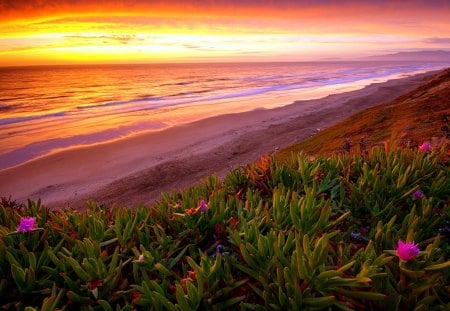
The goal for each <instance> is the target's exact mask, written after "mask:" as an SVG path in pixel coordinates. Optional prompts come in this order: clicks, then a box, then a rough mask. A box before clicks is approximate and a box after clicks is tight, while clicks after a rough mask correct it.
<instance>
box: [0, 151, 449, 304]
mask: <svg viewBox="0 0 450 311" xmlns="http://www.w3.org/2000/svg"><path fill="white" fill-rule="evenodd" d="M445 157H446V150H444V149H439V148H433V149H432V150H431V151H428V150H427V151H425V152H421V151H419V152H418V151H411V150H390V151H386V150H384V149H383V148H374V149H373V150H371V151H370V152H369V153H368V154H367V155H365V156H364V157H361V156H359V155H352V154H350V155H339V156H332V157H325V156H319V157H317V158H315V159H311V158H309V157H307V156H306V155H304V154H298V155H295V156H294V157H293V160H292V162H291V163H279V162H277V161H276V160H274V159H271V158H268V157H265V158H263V159H262V160H261V161H259V162H257V163H254V164H252V165H249V166H246V167H239V168H236V169H234V170H232V171H231V172H229V173H228V175H226V176H225V178H224V179H223V181H220V180H219V179H218V177H217V176H214V175H213V176H210V177H208V178H206V179H205V180H204V181H202V182H200V183H199V184H198V185H196V186H195V187H191V188H188V189H185V190H183V191H181V192H173V193H171V194H167V193H166V194H163V195H162V198H161V200H160V201H158V202H156V203H155V204H154V205H152V206H144V205H139V206H137V207H135V208H134V209H125V208H118V207H108V206H105V205H104V204H101V203H95V202H88V203H87V209H86V210H85V211H75V210H71V209H60V210H57V211H50V210H48V209H46V208H45V206H43V205H42V204H41V203H40V202H33V201H29V202H28V204H26V205H19V204H16V203H15V202H14V201H11V200H8V199H3V200H2V201H1V204H0V298H1V299H0V301H1V303H0V304H1V306H2V308H3V309H25V308H28V309H29V310H33V308H34V309H36V310H38V309H39V310H55V309H66V310H69V309H87V310H89V309H93V310H132V309H138V308H146V309H153V310H191V309H206V310H209V309H211V310H227V309H243V310H247V309H251V310H255V309H256V310H261V309H272V310H280V309H283V308H284V309H295V308H301V309H305V310H308V309H310V310H320V309H324V310H327V309H340V310H380V309H387V310H404V309H417V310H425V309H426V310H445V308H448V307H449V305H448V302H447V301H446V298H447V297H448V290H449V284H448V279H449V277H450V271H449V269H450V262H449V250H450V245H449V243H448V236H449V231H450V228H449V226H450V225H449V224H450V219H449V217H448V215H449V212H450V209H449V206H448V197H449V195H450V178H449V170H448V164H446V162H445ZM371 193H374V194H373V195H372V194H371ZM399 240H401V243H400V242H399ZM413 241H415V242H413ZM417 248H418V252H417Z"/></svg>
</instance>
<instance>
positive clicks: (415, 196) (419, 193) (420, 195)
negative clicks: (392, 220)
mask: <svg viewBox="0 0 450 311" xmlns="http://www.w3.org/2000/svg"><path fill="white" fill-rule="evenodd" d="M412 197H413V199H414V200H420V199H422V198H423V192H422V191H420V190H417V191H415V192H414V193H413V194H412Z"/></svg>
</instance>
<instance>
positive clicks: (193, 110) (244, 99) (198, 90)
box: [0, 62, 450, 170]
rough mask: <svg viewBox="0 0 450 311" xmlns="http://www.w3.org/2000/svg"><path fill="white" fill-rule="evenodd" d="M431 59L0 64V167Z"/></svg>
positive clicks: (352, 83)
mask: <svg viewBox="0 0 450 311" xmlns="http://www.w3.org/2000/svg"><path fill="white" fill-rule="evenodd" d="M449 65H450V64H449V63H439V62H430V63H426V62H314V63H310V62H298V63H288V62H286V63H282V62H280V63H216V64H203V63H202V64H149V65H82V66H80V65H76V66H34V67H2V68H0V170H2V169H6V168H9V167H12V166H16V165H20V164H22V163H24V162H27V161H30V160H33V159H35V158H38V157H41V156H44V155H46V154H49V153H54V152H58V151H60V150H64V149H69V148H76V147H80V146H88V145H93V144H99V143H105V142H109V141H113V140H117V139H123V138H125V137H129V136H131V135H138V134H140V133H143V132H148V131H160V130H164V129H166V128H168V127H172V126H176V125H180V124H185V123H189V122H194V121H199V120H202V119H204V118H208V117H211V116H216V115H220V114H227V113H238V112H243V111H250V110H255V109H271V108H275V107H280V106H284V105H289V104H291V103H293V102H294V101H296V100H305V99H313V98H320V97H324V96H327V95H329V94H334V93H340V92H345V91H350V90H355V89H359V88H362V87H364V86H366V85H369V84H371V83H376V82H384V81H387V80H390V79H395V78H401V77H406V76H409V75H413V74H417V73H422V72H426V71H431V70H438V69H442V68H445V67H448V66H449Z"/></svg>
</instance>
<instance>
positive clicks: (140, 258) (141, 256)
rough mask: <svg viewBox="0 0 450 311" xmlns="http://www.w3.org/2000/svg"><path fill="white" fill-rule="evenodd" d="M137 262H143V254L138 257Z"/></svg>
mask: <svg viewBox="0 0 450 311" xmlns="http://www.w3.org/2000/svg"><path fill="white" fill-rule="evenodd" d="M138 262H144V254H140V255H139V259H138Z"/></svg>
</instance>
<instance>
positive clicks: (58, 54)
mask: <svg viewBox="0 0 450 311" xmlns="http://www.w3.org/2000/svg"><path fill="white" fill-rule="evenodd" d="M0 12H1V14H0V66H14V65H43V64H74V63H156V62H215V61H219V62H222V61H234V62H235V61H302V60H304V61H309V60H316V59H318V60H320V59H327V58H334V57H339V58H346V59H352V58H353V57H359V56H367V55H376V54H384V53H393V52H397V51H412V50H424V49H450V37H449V36H450V18H449V16H450V2H449V1H249V0H241V1H232V0H229V1H221V0H218V1H200V0H198V1H175V0H173V1H142V0H141V1H140V0H125V1H112V0H108V1H105V0H89V1H87V0H61V1H56V0H53V1H52V0H49V1H45V0H27V1H16V0H0Z"/></svg>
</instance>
